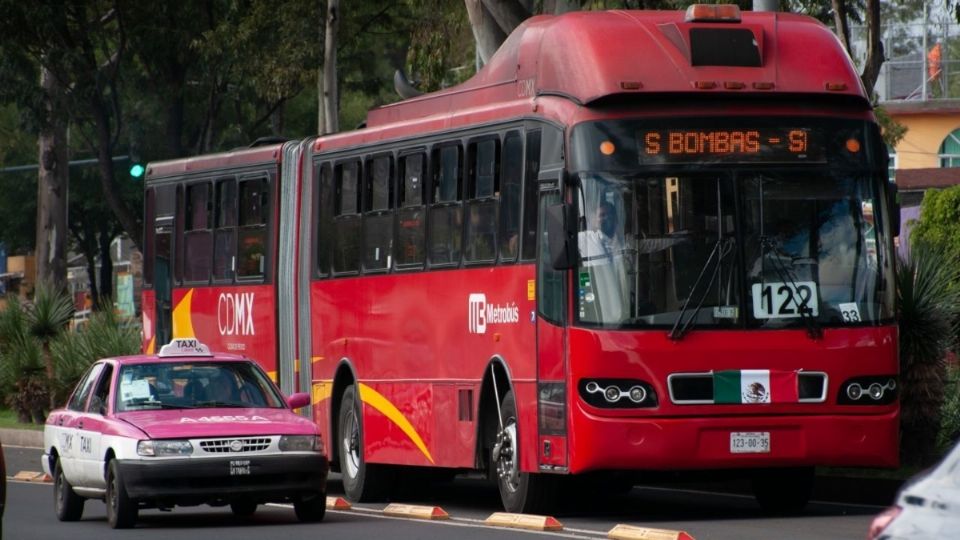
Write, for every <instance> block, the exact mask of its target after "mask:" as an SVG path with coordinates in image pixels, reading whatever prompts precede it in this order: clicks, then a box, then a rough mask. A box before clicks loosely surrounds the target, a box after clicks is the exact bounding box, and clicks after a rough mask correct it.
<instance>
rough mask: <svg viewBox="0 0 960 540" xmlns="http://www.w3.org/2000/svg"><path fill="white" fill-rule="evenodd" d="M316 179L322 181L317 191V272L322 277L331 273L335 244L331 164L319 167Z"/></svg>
mask: <svg viewBox="0 0 960 540" xmlns="http://www.w3.org/2000/svg"><path fill="white" fill-rule="evenodd" d="M316 170H317V174H315V175H314V177H315V178H319V179H320V185H319V187H318V189H317V197H319V198H318V202H317V270H318V271H319V273H320V275H321V276H326V275H328V274H329V273H330V254H331V252H332V251H333V242H334V228H333V215H334V208H335V205H334V189H333V170H332V169H331V167H330V164H329V163H324V164H322V165H317V169H316Z"/></svg>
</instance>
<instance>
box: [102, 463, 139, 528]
mask: <svg viewBox="0 0 960 540" xmlns="http://www.w3.org/2000/svg"><path fill="white" fill-rule="evenodd" d="M139 510H140V509H139V507H138V505H137V501H135V500H133V499H131V498H130V497H129V496H128V495H127V488H126V486H124V484H123V478H121V476H120V468H119V467H118V466H117V462H116V460H113V459H111V460H110V464H109V465H108V466H107V521H108V522H110V527H112V528H114V529H129V528H130V527H133V526H134V524H136V522H137V514H138V513H139Z"/></svg>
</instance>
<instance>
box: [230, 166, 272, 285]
mask: <svg viewBox="0 0 960 540" xmlns="http://www.w3.org/2000/svg"><path fill="white" fill-rule="evenodd" d="M269 187H270V184H269V182H268V181H267V179H266V178H263V177H261V178H255V179H252V180H241V182H240V190H239V191H240V211H239V215H238V218H239V223H240V228H239V231H238V237H239V238H238V244H239V247H238V249H237V251H238V255H237V277H248V278H253V277H263V276H264V274H265V273H266V270H267V218H268V216H269V201H270V189H269Z"/></svg>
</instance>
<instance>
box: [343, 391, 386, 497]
mask: <svg viewBox="0 0 960 540" xmlns="http://www.w3.org/2000/svg"><path fill="white" fill-rule="evenodd" d="M360 407H361V404H360V400H359V399H358V396H357V386H356V385H351V386H349V387H348V388H347V389H346V391H344V393H343V397H342V398H341V399H340V413H339V422H337V444H339V445H340V447H339V449H338V450H339V452H338V454H339V457H340V474H341V476H342V478H343V491H344V493H345V494H346V496H347V499H349V500H351V501H354V502H371V501H378V500H381V499H382V498H383V497H384V495H385V494H386V488H387V482H388V478H387V473H388V471H387V470H386V468H385V467H383V466H377V465H371V464H369V463H367V462H366V461H365V460H364V458H363V415H362V412H361V409H360Z"/></svg>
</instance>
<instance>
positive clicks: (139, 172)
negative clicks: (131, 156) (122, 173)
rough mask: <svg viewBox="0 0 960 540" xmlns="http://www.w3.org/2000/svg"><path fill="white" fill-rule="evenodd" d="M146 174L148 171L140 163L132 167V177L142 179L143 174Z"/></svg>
mask: <svg viewBox="0 0 960 540" xmlns="http://www.w3.org/2000/svg"><path fill="white" fill-rule="evenodd" d="M144 172H146V169H145V168H144V166H143V165H141V164H139V163H134V164H133V165H131V166H130V176H132V177H133V178H140V177H142V176H143V173H144Z"/></svg>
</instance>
